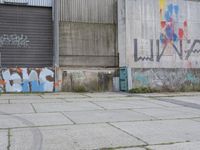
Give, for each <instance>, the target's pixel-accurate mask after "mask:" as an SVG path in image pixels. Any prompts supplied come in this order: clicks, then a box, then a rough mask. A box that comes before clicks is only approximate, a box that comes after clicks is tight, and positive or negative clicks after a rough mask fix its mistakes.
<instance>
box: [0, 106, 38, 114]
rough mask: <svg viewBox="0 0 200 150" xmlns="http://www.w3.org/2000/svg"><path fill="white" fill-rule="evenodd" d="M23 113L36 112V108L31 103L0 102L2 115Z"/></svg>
mask: <svg viewBox="0 0 200 150" xmlns="http://www.w3.org/2000/svg"><path fill="white" fill-rule="evenodd" d="M23 113H24V114H25V113H34V110H33V108H32V106H31V105H30V104H0V115H2V114H23Z"/></svg>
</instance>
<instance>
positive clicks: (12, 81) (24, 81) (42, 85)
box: [0, 68, 55, 92]
mask: <svg viewBox="0 0 200 150" xmlns="http://www.w3.org/2000/svg"><path fill="white" fill-rule="evenodd" d="M1 78H2V79H1V80H0V90H1V92H53V91H54V87H55V81H54V80H55V77H54V70H53V69H49V68H38V69H30V68H12V69H2V70H1Z"/></svg>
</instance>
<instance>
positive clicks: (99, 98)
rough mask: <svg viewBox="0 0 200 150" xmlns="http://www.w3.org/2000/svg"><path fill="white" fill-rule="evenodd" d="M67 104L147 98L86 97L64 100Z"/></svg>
mask: <svg viewBox="0 0 200 150" xmlns="http://www.w3.org/2000/svg"><path fill="white" fill-rule="evenodd" d="M64 100H65V101H67V102H74V101H92V102H93V101H100V102H101V101H116V100H119V101H126V100H133V101H134V100H149V98H140V97H103V98H101V97H96V98H95V97H91V98H89V97H87V98H74V99H67V98H66V99H64Z"/></svg>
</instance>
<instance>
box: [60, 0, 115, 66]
mask: <svg viewBox="0 0 200 150" xmlns="http://www.w3.org/2000/svg"><path fill="white" fill-rule="evenodd" d="M60 2H61V6H60V7H61V9H60V66H61V67H72V66H73V67H104V68H112V67H118V52H117V43H116V40H117V37H116V15H117V5H116V0H82V1H80V0H60ZM72 8H73V9H72Z"/></svg>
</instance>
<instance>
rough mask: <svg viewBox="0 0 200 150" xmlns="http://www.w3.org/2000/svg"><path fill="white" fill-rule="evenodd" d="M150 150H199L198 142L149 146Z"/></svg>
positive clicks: (199, 143)
mask: <svg viewBox="0 0 200 150" xmlns="http://www.w3.org/2000/svg"><path fill="white" fill-rule="evenodd" d="M148 148H149V149H151V150H199V149H200V142H187V143H177V144H171V145H157V146H149V147H148Z"/></svg>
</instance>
